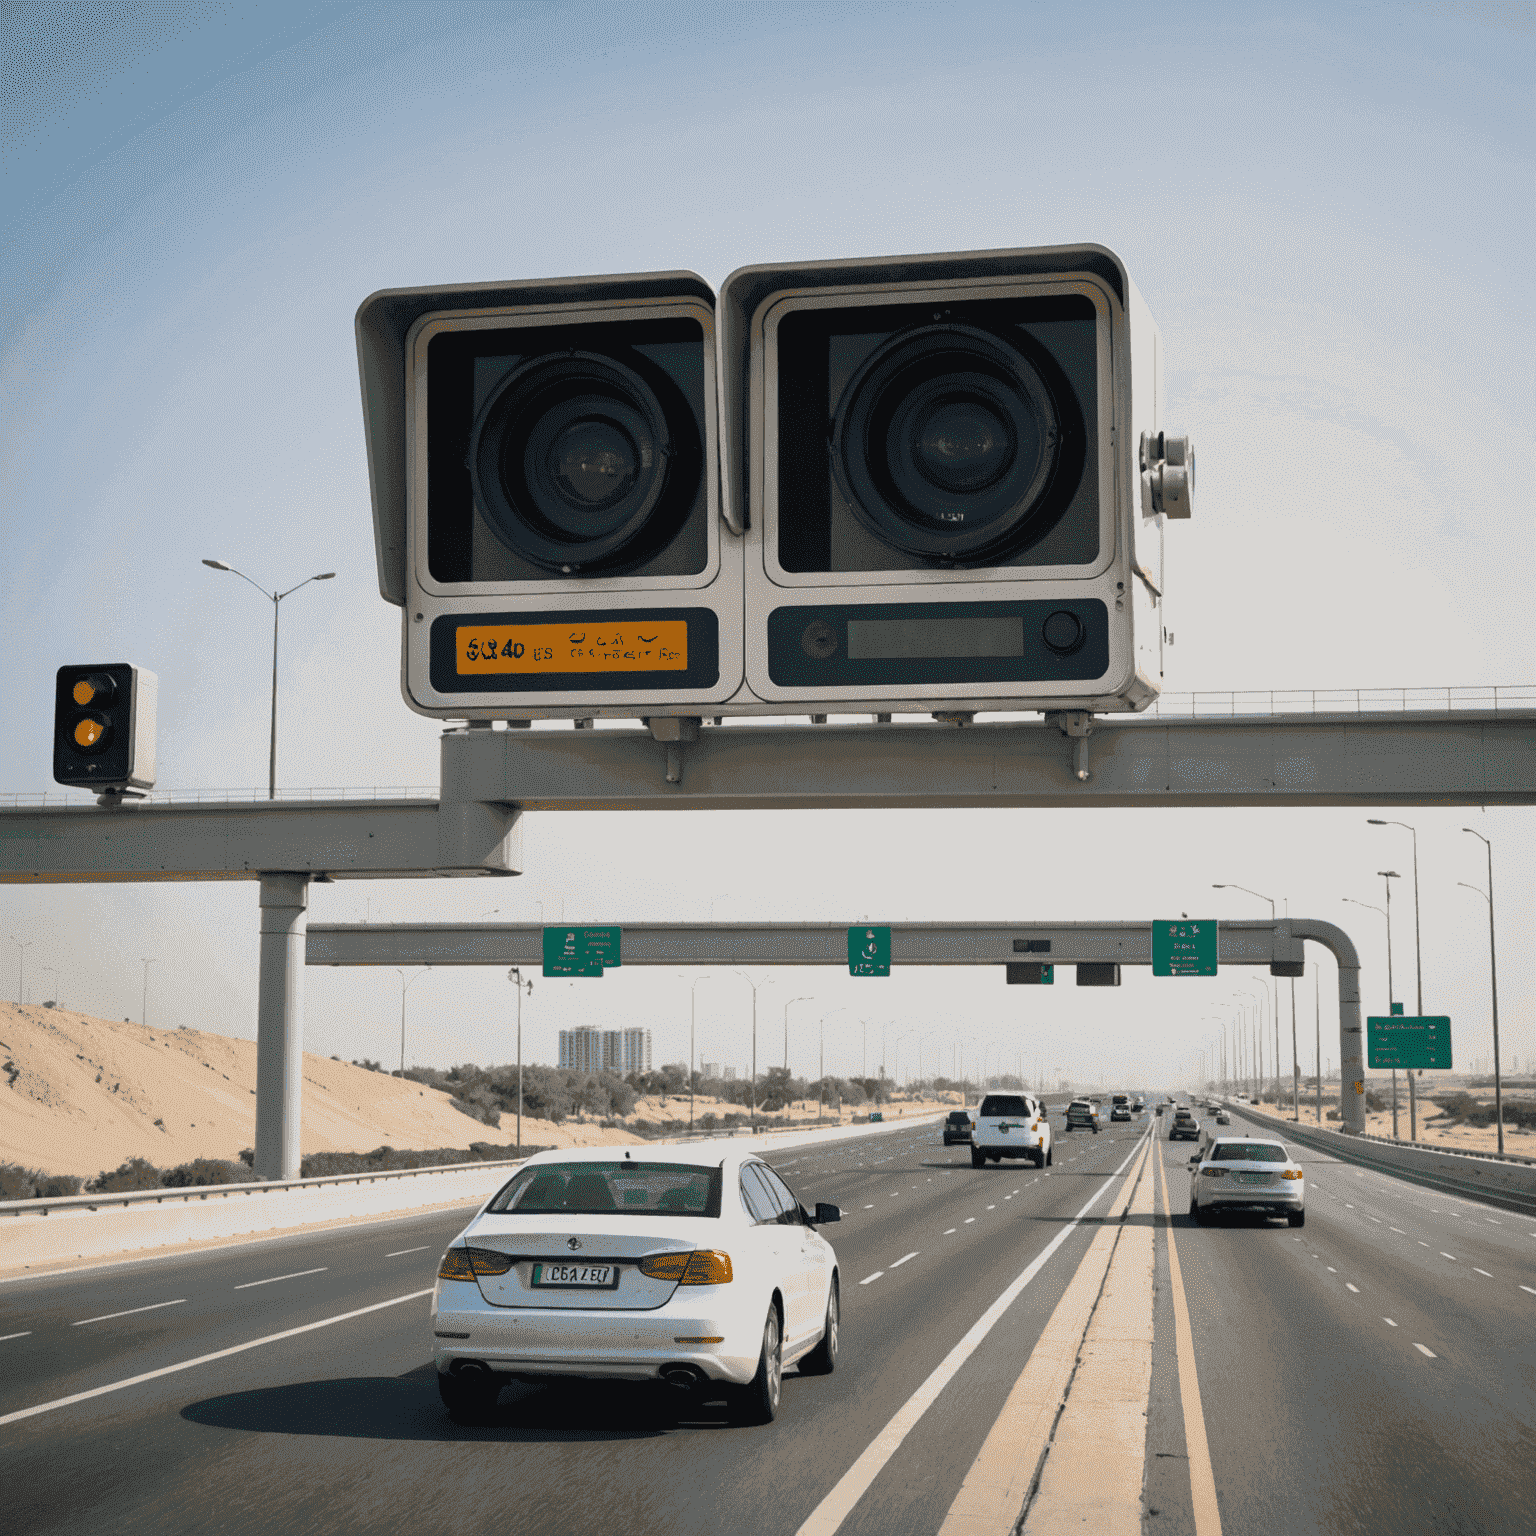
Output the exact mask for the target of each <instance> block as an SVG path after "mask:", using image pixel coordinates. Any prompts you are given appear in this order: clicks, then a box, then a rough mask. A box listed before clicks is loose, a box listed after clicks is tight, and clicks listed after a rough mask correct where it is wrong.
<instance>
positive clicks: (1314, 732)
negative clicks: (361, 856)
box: [442, 710, 1536, 811]
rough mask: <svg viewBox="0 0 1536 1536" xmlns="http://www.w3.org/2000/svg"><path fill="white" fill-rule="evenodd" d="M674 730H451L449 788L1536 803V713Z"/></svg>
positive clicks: (1066, 804) (837, 803)
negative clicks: (661, 737) (658, 737)
mask: <svg viewBox="0 0 1536 1536" xmlns="http://www.w3.org/2000/svg"><path fill="white" fill-rule="evenodd" d="M656 723H657V725H658V728H659V726H660V722H656ZM671 723H672V724H674V725H675V724H676V722H671ZM658 734H659V735H669V736H670V735H671V734H673V733H671V732H662V731H660V730H659V729H658ZM690 734H691V735H695V736H696V739H693V740H687V739H684V738H685V737H686V736H688V735H690ZM677 735H678V738H679V739H675V740H673V739H669V740H656V739H653V737H652V735H651V734H650V733H649V732H647V731H643V730H640V729H632V730H613V729H601V730H582V731H563V730H537V731H535V730H505V731H497V730H491V729H484V728H480V729H463V730H452V731H449V732H447V733H446V734H445V735H444V737H443V742H442V787H443V798H444V800H448V799H462V800H470V801H499V802H505V803H508V804H515V805H520V806H522V807H523V808H524V809H526V810H540V811H619V810H797V809H801V810H818V809H850V808H866V809H873V808H879V809H887V810H890V809H898V808H902V807H915V808H930V809H931V808H945V807H958V806H987V807H1017V806H1024V807H1030V806H1033V807H1042V808H1049V809H1057V810H1059V809H1064V808H1070V807H1087V806H1142V805H1146V806H1152V805H1182V806H1204V807H1211V806H1252V805H1292V806H1322V805H1403V806H1409V805H1531V804H1536V712H1531V711H1507V710H1501V711H1497V712H1495V711H1492V710H1487V711H1471V710H1468V711H1450V712H1446V711H1441V712H1438V713H1436V712H1420V713H1413V714H1409V713H1400V714H1380V715H1376V714H1367V715H1278V716H1272V717H1252V718H1244V719H1215V720H1212V719H1197V720H1164V719H1147V718H1145V717H1143V718H1136V717H1122V716H1104V715H1099V716H1088V715H1085V714H1066V715H1061V716H1050V717H1048V718H1047V720H1046V721H1045V722H1044V723H1043V724H1006V723H1005V724H983V725H971V726H964V727H956V726H952V725H846V726H845V725H820V726H760V725H741V724H732V725H726V726H710V725H707V724H706V725H704V726H702V727H699V728H698V729H697V730H696V731H690V732H679V733H677ZM1083 774H1086V775H1087V777H1086V778H1084V777H1082V776H1081V775H1083Z"/></svg>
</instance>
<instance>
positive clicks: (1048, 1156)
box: [1045, 1141, 1056, 1168]
mask: <svg viewBox="0 0 1536 1536" xmlns="http://www.w3.org/2000/svg"><path fill="white" fill-rule="evenodd" d="M1055 1160H1056V1143H1055V1142H1054V1141H1053V1142H1052V1143H1051V1144H1050V1146H1048V1147H1047V1148H1046V1149H1045V1166H1046V1167H1047V1168H1049V1167H1050V1166H1051V1164H1052V1163H1053V1162H1055Z"/></svg>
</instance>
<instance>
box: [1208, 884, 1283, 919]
mask: <svg viewBox="0 0 1536 1536" xmlns="http://www.w3.org/2000/svg"><path fill="white" fill-rule="evenodd" d="M1211 889H1212V890H1213V891H1241V892H1242V893H1243V894H1244V895H1245V896H1256V897H1257V898H1258V899H1259V900H1260V901H1267V902H1268V903H1269V918H1270V921H1271V922H1273V921H1274V918H1275V898H1274V897H1273V896H1266V895H1265V894H1264V893H1263V891H1250V890H1249V889H1248V887H1247V886H1246V885H1233V884H1232V883H1231V881H1228V882H1227V883H1226V884H1225V885H1213V886H1212V887H1211Z"/></svg>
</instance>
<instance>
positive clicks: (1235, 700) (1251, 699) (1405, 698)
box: [1145, 683, 1536, 720]
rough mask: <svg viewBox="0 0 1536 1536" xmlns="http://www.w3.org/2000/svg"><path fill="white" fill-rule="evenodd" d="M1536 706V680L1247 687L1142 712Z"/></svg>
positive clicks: (1206, 715) (1186, 716) (1180, 714)
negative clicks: (1435, 684) (1415, 685)
mask: <svg viewBox="0 0 1536 1536" xmlns="http://www.w3.org/2000/svg"><path fill="white" fill-rule="evenodd" d="M1506 709H1508V710H1529V709H1536V684H1531V683H1516V684H1512V685H1505V684H1496V685H1495V684H1489V685H1488V686H1486V687H1482V686H1477V687H1453V688H1267V689H1265V688H1248V689H1239V690H1236V691H1233V692H1197V693H1165V694H1163V695H1162V696H1161V697H1160V698H1158V699H1157V700H1155V701H1154V702H1153V704H1152V706H1151V707H1150V708H1149V709H1148V710H1146V711H1145V713H1146V715H1148V716H1151V717H1154V718H1161V717H1172V718H1174V719H1179V720H1190V719H1198V720H1206V719H1236V718H1240V717H1244V716H1257V717H1260V718H1267V717H1272V716H1276V715H1375V714H1383V713H1389V714H1407V713H1409V712H1415V713H1426V712H1434V711H1444V712H1447V713H1452V714H1454V713H1456V712H1457V711H1459V710H1506Z"/></svg>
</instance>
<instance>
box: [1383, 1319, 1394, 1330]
mask: <svg viewBox="0 0 1536 1536" xmlns="http://www.w3.org/2000/svg"><path fill="white" fill-rule="evenodd" d="M1382 1322H1384V1323H1385V1324H1386V1325H1387V1327H1388V1328H1396V1327H1397V1324H1396V1323H1394V1322H1393V1321H1392V1319H1391V1318H1390V1317H1384V1318H1382Z"/></svg>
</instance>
